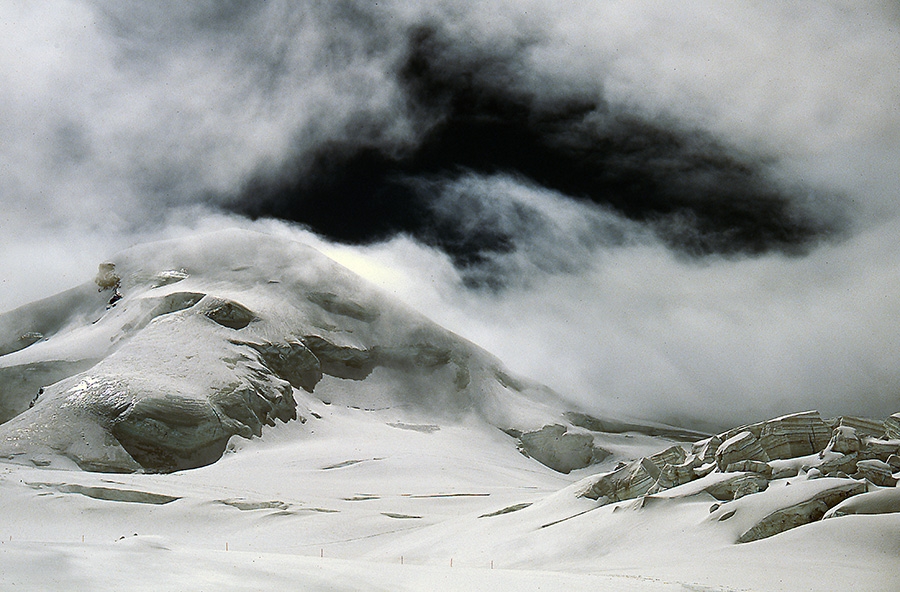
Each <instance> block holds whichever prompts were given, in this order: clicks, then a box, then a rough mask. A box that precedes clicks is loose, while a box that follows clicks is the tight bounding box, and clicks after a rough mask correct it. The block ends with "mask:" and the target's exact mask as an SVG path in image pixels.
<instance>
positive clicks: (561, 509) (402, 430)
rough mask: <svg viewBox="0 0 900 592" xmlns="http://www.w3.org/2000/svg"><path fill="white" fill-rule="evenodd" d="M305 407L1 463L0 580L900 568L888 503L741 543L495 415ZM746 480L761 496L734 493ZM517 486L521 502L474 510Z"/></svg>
mask: <svg viewBox="0 0 900 592" xmlns="http://www.w3.org/2000/svg"><path fill="white" fill-rule="evenodd" d="M315 411H316V412H317V413H318V414H320V415H321V416H322V419H321V420H317V421H316V423H315V424H314V426H313V429H312V430H305V429H304V430H301V429H300V427H299V424H296V423H295V424H288V425H286V426H283V427H282V428H280V429H279V430H278V432H277V433H276V434H277V435H276V436H275V437H273V438H271V439H270V440H269V441H260V440H254V441H251V442H239V444H238V446H236V447H234V448H232V451H231V452H229V453H227V454H226V456H225V458H223V459H222V460H221V461H220V462H218V463H216V464H214V465H210V466H207V467H203V468H200V469H194V470H189V471H183V472H176V473H171V474H140V473H139V474H129V475H111V474H100V473H87V472H82V471H79V470H67V469H51V468H39V467H27V466H23V465H14V464H2V465H0V515H2V516H3V520H2V523H0V539H2V544H0V587H2V588H3V589H35V590H37V589H42V590H44V589H65V590H103V589H108V590H259V589H266V590H626V591H627V590H791V591H794V590H861V589H865V590H885V591H887V590H896V589H898V586H900V574H898V569H897V559H898V558H900V514H882V515H876V516H871V515H854V516H842V517H839V518H834V519H829V520H824V521H822V522H817V523H814V524H811V525H807V526H804V527H801V528H797V529H794V530H792V531H788V532H786V533H783V534H781V535H777V536H774V537H771V538H769V539H766V540H763V541H757V542H754V543H748V544H742V545H736V544H734V537H735V534H734V532H733V530H734V528H733V527H728V523H727V522H711V521H710V520H709V508H710V506H711V505H712V501H713V500H711V498H709V497H707V496H705V495H704V496H696V495H695V496H688V497H684V498H674V499H660V500H658V503H654V504H645V505H644V507H643V508H637V506H636V505H635V504H634V501H633V500H632V501H631V502H623V503H620V504H613V505H609V506H603V507H599V508H596V509H592V508H595V506H594V505H593V503H591V502H590V500H585V499H583V498H581V499H579V498H576V496H575V495H574V494H573V493H572V490H573V488H574V487H577V485H571V484H573V483H577V481H578V480H579V479H580V478H581V477H583V476H584V474H587V473H582V472H576V473H573V474H572V475H560V474H558V473H555V472H554V471H552V470H550V469H547V468H545V467H543V466H542V465H539V464H538V463H535V462H534V461H532V460H530V459H528V458H526V457H524V456H522V455H520V454H519V453H517V452H516V451H515V450H514V449H512V448H510V447H509V446H506V445H505V442H504V441H503V439H504V438H506V436H505V435H504V434H503V433H502V432H500V431H499V430H491V429H489V428H485V427H484V426H483V425H480V424H472V425H467V424H462V425H439V426H437V425H434V426H431V429H430V430H415V429H409V428H410V427H412V424H403V425H404V427H395V426H396V425H397V424H396V422H394V421H392V420H394V419H396V416H395V414H394V412H383V411H382V412H367V411H362V410H354V409H348V408H339V407H337V406H334V405H331V406H328V405H324V404H322V405H320V406H319V407H317V408H316V409H315ZM389 424H394V425H389ZM295 426H297V427H295ZM307 427H308V426H307ZM435 428H437V429H435ZM273 433H275V432H273ZM622 439H623V441H625V440H635V441H636V442H635V446H636V449H635V450H636V452H638V451H639V449H640V448H641V447H643V446H645V445H646V443H645V442H641V441H640V437H639V436H637V435H634V436H633V437H632V438H627V437H625V436H622ZM585 471H588V470H587V469H585ZM809 483H812V482H809ZM772 488H773V489H775V488H776V485H773V486H772ZM754 497H757V498H758V499H759V503H762V504H764V503H765V500H766V499H767V498H765V497H764V496H763V495H762V494H760V495H759V496H748V497H746V498H743V500H744V501H745V502H750V501H752V499H753V498H754ZM524 504H531V505H530V506H528V507H525V508H523V509H520V510H517V511H510V512H508V513H505V514H499V515H495V516H486V515H487V514H492V513H495V512H497V511H498V510H502V509H504V508H507V509H508V508H515V507H517V506H521V505H524ZM585 510H589V511H587V512H586V513H583V514H582V512H585ZM558 520H563V521H562V522H558V523H556V524H552V525H550V526H545V525H548V524H551V523H553V522H556V521H558ZM451 562H452V564H451ZM451 565H452V566H451Z"/></svg>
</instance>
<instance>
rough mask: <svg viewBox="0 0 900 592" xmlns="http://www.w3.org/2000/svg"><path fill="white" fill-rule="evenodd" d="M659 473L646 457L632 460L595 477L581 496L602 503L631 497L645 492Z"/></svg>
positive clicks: (657, 468)
mask: <svg viewBox="0 0 900 592" xmlns="http://www.w3.org/2000/svg"><path fill="white" fill-rule="evenodd" d="M659 473H660V470H659V467H657V466H656V465H655V464H654V463H653V461H651V460H650V459H648V458H642V459H640V460H636V461H632V462H630V463H628V464H627V465H625V466H624V467H622V468H621V469H617V470H615V471H613V472H611V473H604V474H603V475H600V476H599V477H597V479H596V481H594V483H593V484H592V485H591V486H590V488H589V489H588V490H587V491H586V492H585V493H583V494H582V497H586V498H589V499H594V500H598V501H602V502H603V503H612V502H620V501H623V500H628V499H633V498H636V497H639V496H642V495H644V494H645V493H647V492H648V491H649V490H650V488H651V487H652V486H653V484H654V483H655V482H656V480H657V479H658V478H659Z"/></svg>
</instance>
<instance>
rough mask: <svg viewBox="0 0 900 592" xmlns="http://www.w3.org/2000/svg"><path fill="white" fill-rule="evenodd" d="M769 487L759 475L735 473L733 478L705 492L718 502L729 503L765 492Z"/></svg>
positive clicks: (712, 486)
mask: <svg viewBox="0 0 900 592" xmlns="http://www.w3.org/2000/svg"><path fill="white" fill-rule="evenodd" d="M768 486H769V481H768V479H766V478H765V477H763V476H762V475H760V474H758V473H735V474H734V476H733V477H731V478H729V479H726V480H724V481H719V482H718V483H714V484H712V485H710V486H708V487H706V488H705V489H704V490H703V491H705V492H706V493H708V494H709V495H711V496H713V497H714V498H716V499H717V500H720V501H723V502H727V501H730V500H733V499H736V498H735V495H737V494H738V492H741V493H740V494H739V495H746V494H747V493H749V492H751V491H752V492H753V493H756V492H759V491H764V490H765V489H766V488H767V487H768Z"/></svg>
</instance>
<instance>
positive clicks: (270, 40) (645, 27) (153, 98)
mask: <svg viewBox="0 0 900 592" xmlns="http://www.w3.org/2000/svg"><path fill="white" fill-rule="evenodd" d="M898 27H900V8H898V6H897V4H896V3H895V2H877V1H874V0H873V1H853V2H851V1H838V0H832V1H818V2H811V1H810V2H807V1H801V0H796V1H791V2H776V1H771V2H765V1H760V2H746V3H731V2H712V1H691V2H683V3H661V2H653V1H616V0H608V1H597V0H590V1H587V0H572V1H568V2H565V3H562V2H557V3H548V2H537V1H532V0H516V1H512V0H509V1H507V0H486V1H483V2H478V3H472V2H463V1H456V0H414V1H406V2H399V1H396V2H395V1H378V2H362V1H357V2H353V1H349V0H331V1H325V0H322V1H310V2H305V3H294V2H287V1H274V0H273V1H266V2H245V1H231V2H191V3H183V2H175V1H171V2H164V1H162V2H154V3H146V4H138V3H121V2H115V1H87V0H67V1H62V0H55V1H48V2H42V3H32V2H26V1H24V0H22V1H9V2H4V3H3V4H2V5H0V200H2V206H3V207H2V210H0V237H2V238H0V310H10V309H13V308H15V307H17V306H20V305H22V304H24V303H27V302H29V301H32V300H34V299H37V298H41V297H44V296H48V295H50V294H53V293H55V292H57V291H59V290H62V289H66V288H68V287H71V286H73V285H77V284H79V283H82V282H84V281H86V280H89V279H90V278H91V277H93V275H94V273H95V272H96V269H97V264H98V263H99V262H101V261H103V260H104V259H106V258H108V257H110V256H111V255H112V254H114V253H115V252H117V251H119V250H121V249H123V248H127V247H128V246H131V245H132V244H136V243H140V242H146V241H150V240H156V239H160V238H171V237H176V236H181V235H184V234H187V233H193V232H199V231H204V230H212V229H216V228H221V227H227V226H242V227H247V228H254V229H258V230H262V231H265V232H270V233H274V234H279V235H287V236H294V237H296V238H298V239H299V240H303V241H305V242H309V243H311V244H313V245H314V246H316V247H318V248H320V249H322V250H323V251H325V252H326V253H328V254H330V255H331V256H333V257H335V258H337V259H339V260H340V261H342V262H343V263H345V264H346V265H348V266H350V267H351V268H352V269H354V270H356V271H358V272H359V273H361V274H363V275H364V276H366V277H368V278H369V279H371V280H372V281H374V282H376V283H378V284H379V285H380V286H381V287H382V288H383V289H385V290H387V291H389V292H392V293H394V294H396V295H397V296H398V297H400V298H402V299H403V300H405V301H406V302H408V303H409V304H411V305H412V306H414V307H416V308H418V309H419V310H421V311H423V312H425V313H426V314H428V315H430V316H431V317H432V318H434V319H435V320H436V321H438V322H440V323H442V324H444V325H445V326H447V327H448V328H450V329H452V330H454V331H456V332H457V333H460V334H461V335H463V336H465V337H467V338H469V339H471V340H473V341H475V342H476V343H478V344H479V345H481V346H483V347H485V348H486V349H488V350H489V351H491V352H493V353H495V354H496V355H498V356H499V357H500V358H501V359H502V360H503V361H504V362H506V363H507V364H508V365H509V366H510V368H512V369H513V370H515V371H518V372H520V373H522V374H525V375H528V376H530V377H532V378H535V379H538V380H541V381H543V382H545V383H547V384H548V385H550V386H552V387H553V388H555V389H556V390H558V391H559V392H560V393H562V394H563V395H564V396H565V397H567V398H569V399H570V400H571V401H572V402H573V404H577V405H579V406H582V407H583V408H585V409H586V410H588V411H591V412H595V413H615V414H619V415H631V416H632V417H640V418H650V419H656V420H660V421H672V422H677V423H682V424H684V423H690V424H692V425H696V426H704V425H707V426H728V425H732V424H734V423H735V422H738V423H740V422H745V421H753V420H759V419H765V418H767V417H772V416H775V415H778V414H781V413H788V412H791V411H799V410H805V409H819V410H820V411H821V412H823V413H824V414H827V415H839V414H857V415H867V414H868V415H884V414H888V413H893V412H897V411H900V364H898V355H897V353H896V352H897V351H898V350H900V347H898V346H900V343H898V338H900V323H898V318H900V315H898V312H900V288H898V286H900V282H898V279H900V278H898V271H900V251H898V249H897V248H896V244H897V239H898V235H900V220H898V215H900V205H898V199H897V189H896V184H897V177H898V176H897V164H896V163H898V162H900V158H898V157H900V31H898Z"/></svg>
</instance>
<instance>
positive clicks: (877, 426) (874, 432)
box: [839, 415, 884, 438]
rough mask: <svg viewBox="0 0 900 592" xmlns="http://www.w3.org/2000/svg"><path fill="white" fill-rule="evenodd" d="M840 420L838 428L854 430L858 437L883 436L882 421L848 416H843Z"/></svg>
mask: <svg viewBox="0 0 900 592" xmlns="http://www.w3.org/2000/svg"><path fill="white" fill-rule="evenodd" d="M840 419H841V422H840V424H839V425H840V426H843V427H849V428H853V429H855V430H856V433H857V435H858V436H871V437H873V438H881V437H882V436H884V422H883V421H879V420H875V419H869V418H867V417H853V416H850V415H845V416H843V417H841V418H840Z"/></svg>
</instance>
